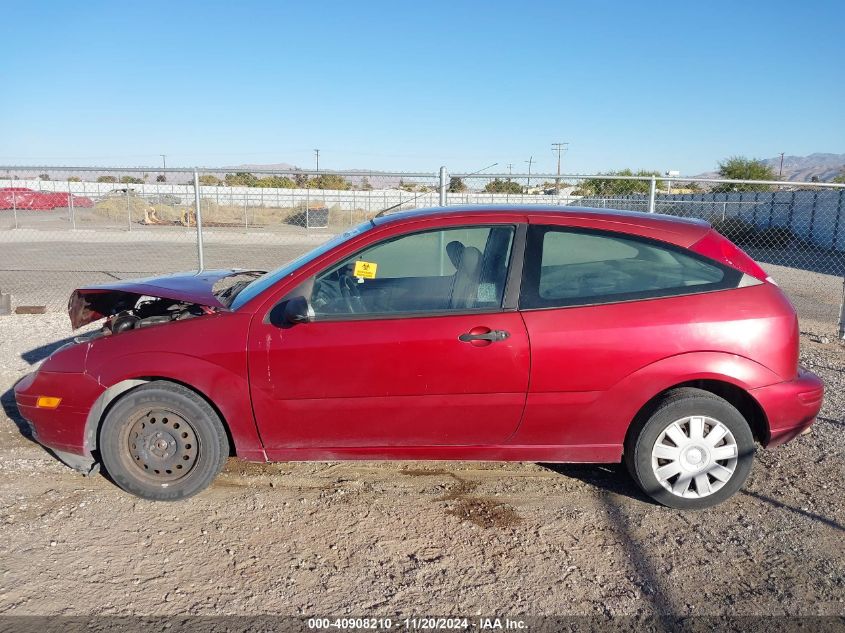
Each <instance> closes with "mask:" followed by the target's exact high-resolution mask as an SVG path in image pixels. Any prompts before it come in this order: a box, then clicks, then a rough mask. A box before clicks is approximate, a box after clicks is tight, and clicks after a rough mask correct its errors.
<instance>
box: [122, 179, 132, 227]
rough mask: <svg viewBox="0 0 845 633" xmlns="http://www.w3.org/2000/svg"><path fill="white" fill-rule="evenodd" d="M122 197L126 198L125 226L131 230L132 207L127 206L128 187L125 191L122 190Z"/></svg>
mask: <svg viewBox="0 0 845 633" xmlns="http://www.w3.org/2000/svg"><path fill="white" fill-rule="evenodd" d="M123 195H124V197H125V198H126V226H127V230H128V231H131V230H132V209H131V208H130V206H129V187H126V191H125V192H124V194H123Z"/></svg>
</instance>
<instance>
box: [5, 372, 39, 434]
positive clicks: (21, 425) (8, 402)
mask: <svg viewBox="0 0 845 633" xmlns="http://www.w3.org/2000/svg"><path fill="white" fill-rule="evenodd" d="M0 404H2V406H3V413H5V414H6V417H7V418H9V419H10V420H11V421H12V422H13V423H14V424H15V426H17V427H18V431H19V432H20V434H21V435H22V436H23V437H24V438H26V439H27V440H29V441H30V442H35V439H34V438H33V437H32V431H31V430H30V428H29V424H28V423H27V421H26V420H24V419H23V417H21V414H20V412H19V411H18V405H17V404H16V403H15V387H14V385H12V387H11V388H9V389H8V390H7V391H5V392H4V393H3V395H0Z"/></svg>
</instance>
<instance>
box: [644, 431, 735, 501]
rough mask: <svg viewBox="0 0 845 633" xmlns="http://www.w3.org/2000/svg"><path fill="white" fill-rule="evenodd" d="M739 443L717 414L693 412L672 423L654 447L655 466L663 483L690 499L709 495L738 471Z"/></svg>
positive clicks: (664, 485) (656, 474)
mask: <svg viewBox="0 0 845 633" xmlns="http://www.w3.org/2000/svg"><path fill="white" fill-rule="evenodd" d="M738 457H739V447H738V446H737V443H736V438H735V437H734V436H733V433H731V432H730V429H728V427H727V426H725V425H724V424H723V423H721V422H719V420H716V419H715V418H711V417H708V416H705V415H691V416H689V417H686V418H681V419H680V420H675V421H674V422H672V423H671V424H669V425H668V426H667V427H666V428H665V429H663V431H662V432H661V433H660V435H659V436H658V437H657V441H656V442H655V443H654V447H653V448H652V449H651V468H652V470H653V472H654V476H655V477H656V478H657V481H659V482H660V485H661V486H663V487H664V488H665V489H666V490H668V491H669V492H671V493H672V494H673V495H675V496H678V497H683V498H686V499H700V498H701V497H708V496H710V495H712V494H713V493H715V492H717V491H718V490H719V489H721V488H722V486H724V485H725V484H726V483H728V481H730V479H731V477H733V475H734V472H735V471H736V465H737V460H738Z"/></svg>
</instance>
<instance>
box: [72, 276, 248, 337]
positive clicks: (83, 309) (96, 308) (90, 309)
mask: <svg viewBox="0 0 845 633" xmlns="http://www.w3.org/2000/svg"><path fill="white" fill-rule="evenodd" d="M250 273H259V274H260V273H263V271H259V270H238V269H227V270H204V271H202V272H188V273H176V274H173V275H163V276H161V277H147V278H144V279H126V280H122V281H115V282H113V283H108V284H101V285H97V286H89V287H87V288H77V289H76V290H74V291H73V294H72V295H71V296H70V301H69V302H68V315H69V316H70V323H71V325H72V326H73V327H74V328H78V327H82V326H83V325H86V324H88V323H92V322H93V321H96V320H97V319H102V318H104V317H107V316H110V315H112V314H117V313H118V312H120V311H122V310H130V309H132V308H133V307H134V305H135V303H136V302H137V301H138V298H139V297H157V298H161V299H173V300H174V301H184V302H186V303H196V304H199V305H203V306H208V307H209V308H226V305H225V304H224V303H223V302H222V301H221V300H220V299H219V298H218V297H217V296H216V295H215V294H214V285H215V284H216V283H217V282H219V281H220V280H221V279H225V278H226V277H231V276H233V275H243V274H250Z"/></svg>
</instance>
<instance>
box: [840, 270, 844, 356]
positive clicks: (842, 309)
mask: <svg viewBox="0 0 845 633" xmlns="http://www.w3.org/2000/svg"><path fill="white" fill-rule="evenodd" d="M839 338H840V339H841V340H843V341H845V277H843V278H842V301H841V302H840V304H839Z"/></svg>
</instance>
